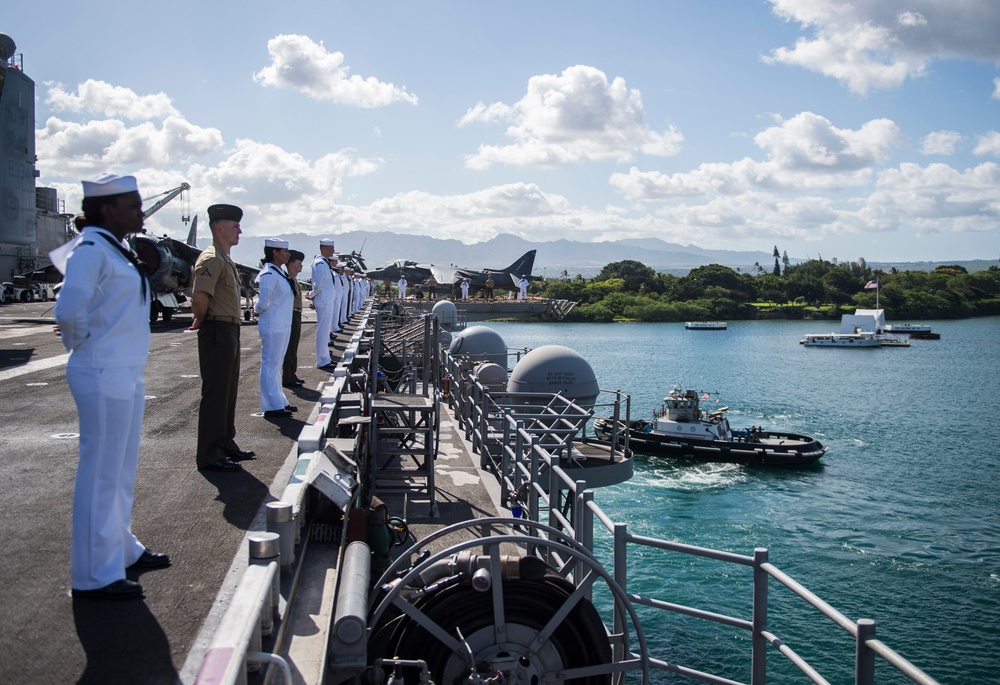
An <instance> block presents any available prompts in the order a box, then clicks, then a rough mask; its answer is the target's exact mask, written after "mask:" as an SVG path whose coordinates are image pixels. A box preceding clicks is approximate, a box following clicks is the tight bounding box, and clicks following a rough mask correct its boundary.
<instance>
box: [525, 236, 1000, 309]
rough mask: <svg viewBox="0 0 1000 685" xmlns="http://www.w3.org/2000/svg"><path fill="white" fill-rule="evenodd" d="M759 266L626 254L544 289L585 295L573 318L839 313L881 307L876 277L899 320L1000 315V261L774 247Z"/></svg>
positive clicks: (578, 297)
mask: <svg viewBox="0 0 1000 685" xmlns="http://www.w3.org/2000/svg"><path fill="white" fill-rule="evenodd" d="M782 262H783V263H782ZM754 271H755V273H742V272H740V271H736V270H734V269H731V268H730V267H728V266H722V265H721V264H708V265H706V266H700V267H697V268H695V269H692V270H691V271H690V272H689V273H688V274H687V275H686V276H674V275H672V274H665V273H658V272H656V271H655V270H654V269H652V268H650V267H648V266H646V265H645V264H642V263H641V262H638V261H634V260H625V261H621V262H614V263H612V264H608V265H607V266H605V267H604V268H603V269H602V270H601V272H600V273H599V274H598V275H597V276H595V277H594V278H590V279H587V278H583V276H580V275H577V276H576V277H575V278H569V277H564V278H561V279H555V280H548V281H545V283H544V285H543V287H542V293H541V294H542V295H543V296H545V297H551V298H559V299H565V300H573V301H576V302H579V305H577V307H576V308H574V309H573V311H572V312H570V315H569V316H568V317H567V320H572V321H623V320H624V321H650V322H652V321H706V320H716V319H722V320H731V319H755V318H838V317H840V315H841V314H843V313H851V312H853V311H854V310H855V309H858V308H860V309H874V308H875V296H876V292H875V290H874V289H870V290H866V289H865V285H866V284H867V283H869V282H871V281H872V280H876V279H877V280H878V282H879V291H878V306H879V307H880V308H882V309H885V310H886V313H887V316H888V317H890V318H892V319H894V320H897V321H898V320H901V319H955V318H966V317H971V316H988V315H993V314H1000V267H997V266H991V267H990V268H989V269H988V270H985V271H978V272H976V273H971V274H970V273H968V271H967V270H966V269H965V268H964V267H961V266H957V265H956V266H939V267H937V268H936V269H935V270H934V271H932V272H925V271H896V270H895V269H890V270H889V271H885V272H883V271H881V270H878V269H871V268H870V267H868V265H867V264H866V263H865V261H864V260H863V259H862V260H858V261H856V262H840V263H833V262H829V261H825V260H823V259H810V260H808V261H805V262H802V263H800V264H794V265H793V264H790V263H789V262H788V258H787V255H786V256H785V257H784V259H783V260H779V257H778V250H777V248H775V263H774V268H773V269H764V268H762V267H761V266H760V265H755V268H754ZM564 276H566V275H565V274H564Z"/></svg>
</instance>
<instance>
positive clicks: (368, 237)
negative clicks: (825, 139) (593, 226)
mask: <svg viewBox="0 0 1000 685" xmlns="http://www.w3.org/2000/svg"><path fill="white" fill-rule="evenodd" d="M275 237H280V238H283V239H285V240H288V241H289V243H290V245H291V247H292V248H293V249H297V250H301V251H302V252H304V253H305V254H306V257H307V261H308V260H309V258H311V256H312V255H313V254H316V253H317V251H318V250H317V245H318V243H319V237H318V236H310V235H306V234H303V233H287V234H281V235H278V236H275ZM322 237H327V236H322ZM329 237H332V238H335V239H336V241H337V251H338V252H347V253H350V252H361V254H362V256H363V257H364V260H365V262H366V264H367V266H368V268H369V269H373V268H376V267H380V266H384V265H386V264H388V263H389V262H392V261H394V260H397V259H407V260H411V261H415V262H418V263H422V264H441V265H445V264H454V265H456V266H463V267H468V268H475V269H481V268H484V267H490V268H496V269H499V268H503V267H505V266H507V265H508V264H510V263H512V262H513V261H514V260H516V259H517V258H518V257H520V256H521V255H522V254H524V253H525V252H527V251H528V250H537V251H538V253H537V255H536V257H535V268H534V274H535V275H537V276H544V277H546V278H558V277H559V276H561V275H562V274H563V272H566V273H567V274H568V275H569V276H571V277H572V276H576V275H577V274H580V275H582V276H584V277H585V278H592V277H593V276H595V275H597V273H598V272H600V270H601V269H602V268H604V266H605V265H607V264H610V263H612V262H619V261H624V260H627V259H631V260H635V261H638V262H642V263H643V264H645V265H646V266H648V267H650V268H652V269H655V270H656V271H661V272H665V273H672V274H675V275H678V276H683V275H684V274H686V273H687V272H688V271H690V270H691V269H693V268H695V267H698V266H704V265H706V264H722V265H724V266H728V267H730V268H733V269H738V270H740V271H744V272H750V273H755V272H756V267H755V264H760V266H761V267H762V268H763V269H764V270H766V271H770V270H771V269H772V268H773V266H774V257H773V254H772V250H773V247H774V246H771V249H770V250H767V251H759V252H754V251H738V250H708V249H704V248H700V247H698V246H696V245H680V244H677V243H669V242H666V241H664V240H660V239H659V238H627V239H623V240H615V241H605V242H597V243H588V242H579V241H574V240H556V241H549V242H533V241H528V240H524V239H523V238H519V237H517V236H513V235H509V234H501V235H498V236H496V237H495V238H492V239H490V240H487V241H484V242H481V243H473V244H469V245H467V244H465V243H463V242H461V241H460V240H454V239H451V240H444V239H439V238H431V237H428V236H419V235H409V234H397V233H391V232H387V231H378V232H375V231H353V232H349V233H340V234H331V235H330V236H329ZM207 244H208V241H207V235H206V234H204V233H203V234H202V236H201V240H199V245H200V246H202V247H203V246H205V245H207ZM262 245H263V238H259V237H247V236H244V239H243V240H242V241H241V242H240V244H239V245H237V246H236V247H235V248H234V249H233V257H234V259H236V261H238V262H240V263H242V264H247V265H252V264H256V263H257V262H258V260H259V259H260V257H261V256H262V254H263V249H262ZM778 247H779V249H780V247H781V246H780V245H779V246H778ZM817 256H818V255H805V256H803V255H796V256H791V255H789V261H790V262H791V263H793V264H796V263H799V262H802V261H805V260H806V259H809V258H815V257H817ZM831 256H835V255H831ZM824 257H825V258H827V259H829V257H827V256H824ZM868 264H869V266H872V267H876V268H883V269H889V268H890V267H895V268H897V269H899V270H900V271H906V270H910V271H933V270H934V268H935V267H936V266H939V265H941V264H961V265H962V266H964V267H965V268H967V269H968V270H969V271H970V272H971V271H979V270H982V269H986V268H988V267H989V266H990V265H991V264H996V261H994V260H985V259H983V260H975V261H954V260H952V261H943V262H909V263H906V262H893V263H878V262H872V261H869V262H868Z"/></svg>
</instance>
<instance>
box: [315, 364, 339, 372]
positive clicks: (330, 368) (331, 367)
mask: <svg viewBox="0 0 1000 685" xmlns="http://www.w3.org/2000/svg"><path fill="white" fill-rule="evenodd" d="M316 368H317V369H319V370H320V371H330V372H333V371H336V370H337V365H336V364H334V363H333V362H330V363H329V364H324V365H323V366H317V367H316Z"/></svg>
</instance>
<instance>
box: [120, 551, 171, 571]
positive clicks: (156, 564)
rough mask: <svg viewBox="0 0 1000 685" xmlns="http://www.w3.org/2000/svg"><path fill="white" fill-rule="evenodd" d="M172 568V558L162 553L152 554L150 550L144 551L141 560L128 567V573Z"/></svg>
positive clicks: (140, 556)
mask: <svg viewBox="0 0 1000 685" xmlns="http://www.w3.org/2000/svg"><path fill="white" fill-rule="evenodd" d="M167 566H170V557H168V556H167V555H166V554H163V553H161V552H150V551H149V550H148V549H144V550H142V554H141V555H139V558H138V559H136V560H135V563H134V564H132V565H131V566H128V567H126V569H125V570H126V571H131V570H139V569H148V568H166V567H167Z"/></svg>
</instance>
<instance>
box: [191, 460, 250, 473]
mask: <svg viewBox="0 0 1000 685" xmlns="http://www.w3.org/2000/svg"><path fill="white" fill-rule="evenodd" d="M240 468H242V467H241V466H240V465H239V464H237V463H236V462H235V461H233V460H232V459H230V458H229V457H223V458H222V459H220V460H219V461H217V462H215V463H214V464H209V465H208V466H202V467H201V469H202V470H203V471H239V470H240Z"/></svg>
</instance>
